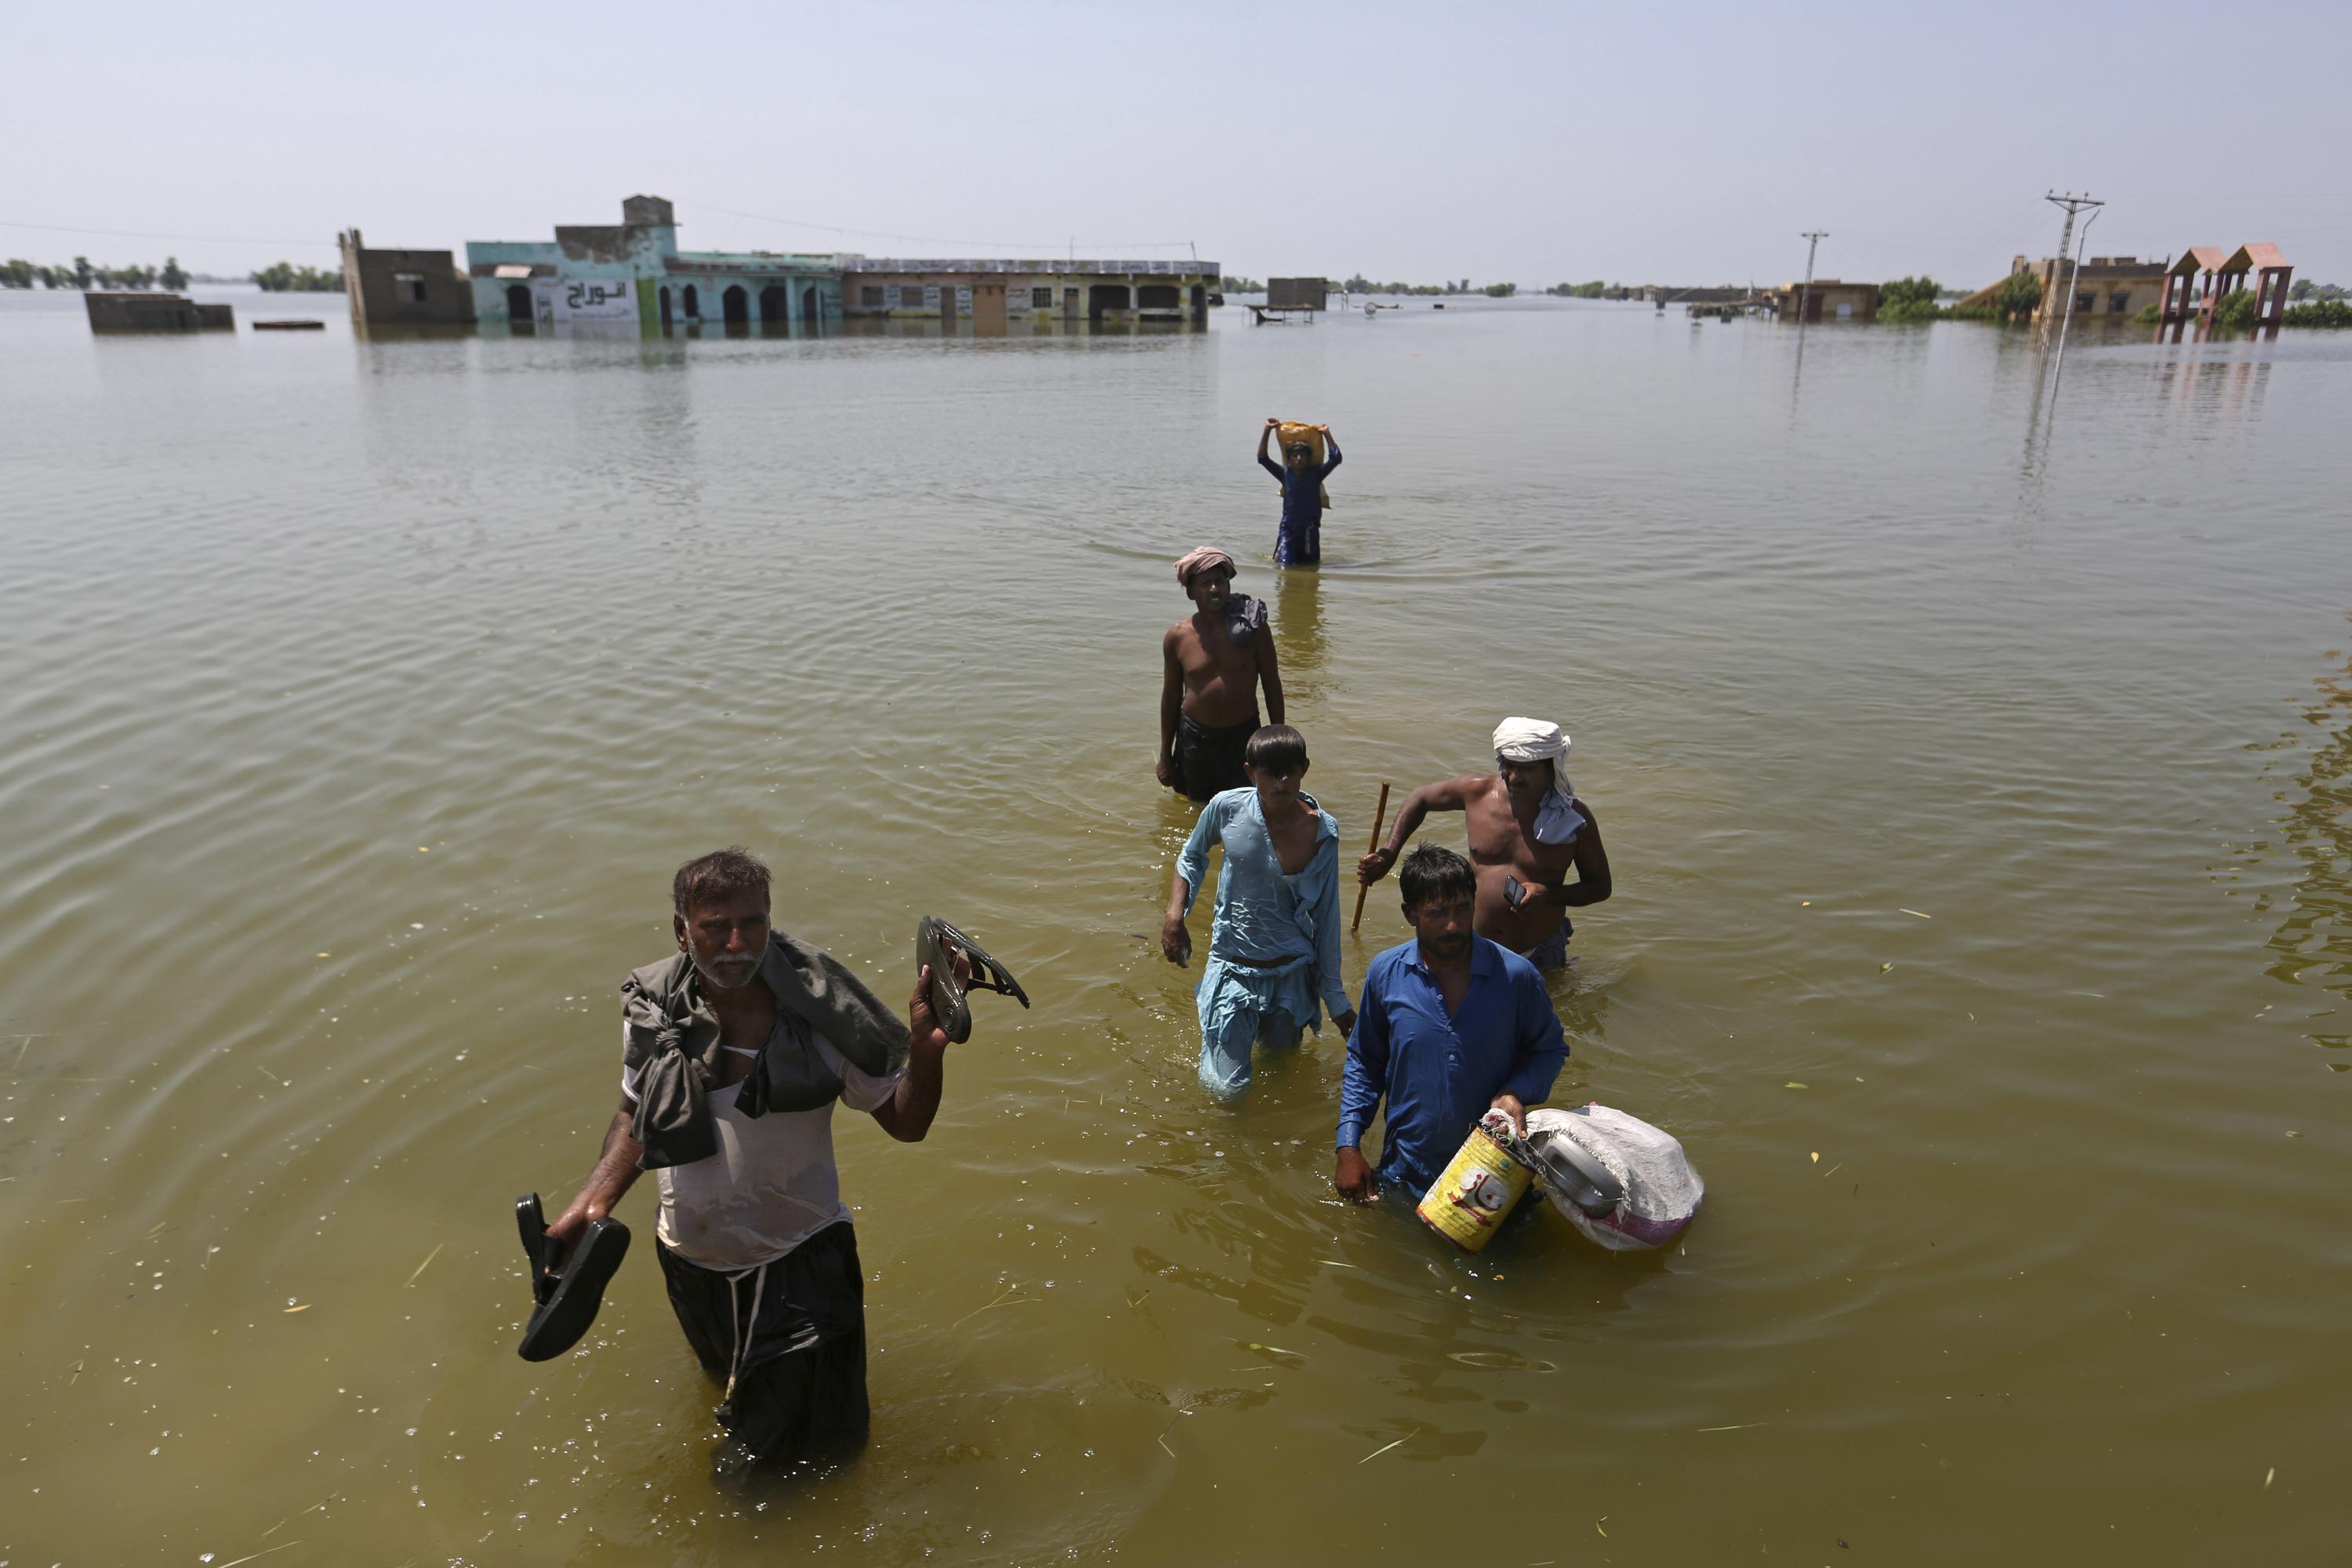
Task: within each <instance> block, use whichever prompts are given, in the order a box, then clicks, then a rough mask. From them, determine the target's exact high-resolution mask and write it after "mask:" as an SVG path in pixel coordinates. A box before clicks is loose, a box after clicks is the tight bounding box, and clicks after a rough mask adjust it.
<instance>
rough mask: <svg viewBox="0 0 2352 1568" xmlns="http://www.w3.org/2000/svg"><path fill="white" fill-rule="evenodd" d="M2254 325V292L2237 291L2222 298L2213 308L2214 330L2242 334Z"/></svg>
mask: <svg viewBox="0 0 2352 1568" xmlns="http://www.w3.org/2000/svg"><path fill="white" fill-rule="evenodd" d="M2253 324H2254V291H2253V290H2252V289H2232V290H2231V291H2230V292H2229V293H2227V294H2225V295H2223V296H2222V297H2221V303H2220V304H2219V305H2216V306H2215V307H2213V330H2214V331H2219V332H2242V331H2245V330H2246V329H2247V328H2249V327H2252V325H2253Z"/></svg>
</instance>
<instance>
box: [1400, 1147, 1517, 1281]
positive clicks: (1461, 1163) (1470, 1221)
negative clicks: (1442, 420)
mask: <svg viewBox="0 0 2352 1568" xmlns="http://www.w3.org/2000/svg"><path fill="white" fill-rule="evenodd" d="M1534 1180H1535V1173H1534V1172H1532V1171H1530V1170H1528V1168H1527V1167H1526V1166H1525V1165H1522V1164H1520V1163H1518V1162H1517V1160H1514V1159H1513V1158H1511V1152H1510V1151H1509V1150H1507V1149H1506V1148H1504V1147H1503V1146H1502V1145H1501V1144H1500V1143H1497V1142H1496V1141H1495V1140H1494V1139H1493V1138H1492V1137H1491V1136H1489V1135H1488V1133H1487V1131H1486V1129H1485V1128H1483V1127H1474V1128H1472V1129H1471V1130H1470V1136H1469V1137H1468V1138H1466V1139H1465V1140H1464V1141H1463V1144H1462V1148H1461V1150H1460V1152H1457V1153H1455V1155H1454V1160H1453V1163H1450V1164H1448V1165H1447V1166H1446V1167H1445V1169H1444V1172H1443V1173H1440V1174H1439V1176H1438V1178H1437V1180H1436V1181H1435V1182H1434V1183H1433V1184H1431V1186H1430V1189H1429V1191H1428V1192H1427V1193H1425V1194H1423V1196H1422V1200H1421V1206H1420V1207H1419V1208H1416V1209H1415V1210H1413V1212H1414V1213H1415V1214H1417V1215H1421V1218H1422V1223H1423V1224H1424V1225H1426V1226H1429V1228H1430V1229H1432V1230H1433V1231H1435V1232H1437V1233H1438V1234H1439V1235H1440V1236H1443V1237H1445V1238H1446V1239H1447V1240H1449V1241H1452V1242H1454V1243H1455V1244H1456V1245H1458V1246H1459V1247H1462V1248H1463V1249H1464V1250H1465V1251H1468V1252H1476V1251H1479V1250H1480V1249H1482V1248H1483V1247H1486V1241H1487V1238H1488V1237H1492V1236H1493V1235H1494V1234H1495V1232H1496V1228H1497V1227H1498V1226H1501V1225H1502V1223H1503V1216H1504V1215H1507V1214H1509V1213H1510V1212H1511V1205H1513V1204H1516V1203H1517V1202H1518V1201H1519V1198H1520V1195H1521V1194H1524V1193H1525V1192H1526V1191H1527V1190H1528V1184H1530V1183H1532V1182H1533V1181H1534Z"/></svg>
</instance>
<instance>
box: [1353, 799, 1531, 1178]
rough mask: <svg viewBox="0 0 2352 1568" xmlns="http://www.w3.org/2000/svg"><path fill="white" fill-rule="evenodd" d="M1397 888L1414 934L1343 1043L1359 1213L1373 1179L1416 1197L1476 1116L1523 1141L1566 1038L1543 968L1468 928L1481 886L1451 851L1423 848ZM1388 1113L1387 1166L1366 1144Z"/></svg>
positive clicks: (1375, 963) (1385, 957)
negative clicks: (1506, 1125) (1501, 1118)
mask: <svg viewBox="0 0 2352 1568" xmlns="http://www.w3.org/2000/svg"><path fill="white" fill-rule="evenodd" d="M1397 881H1398V885H1399V888H1400V889H1401V890H1402V893H1403V894H1404V918H1405V919H1406V920H1407V921H1410V922H1412V929H1413V931H1415V932H1416V933H1417V934H1416V936H1415V939H1414V940H1413V941H1412V942H1406V943H1405V944H1404V945H1403V946H1402V947H1392V948H1391V949H1389V950H1388V951H1387V952H1383V953H1381V955H1380V956H1379V957H1378V958H1375V959H1373V960H1372V963H1371V967H1370V968H1369V969H1367V970H1366V971H1365V972H1364V990H1363V995H1362V999H1361V1001H1360V1004H1359V1005H1358V1007H1357V1009H1356V1028H1355V1033H1354V1034H1353V1035H1352V1036H1351V1037H1349V1041H1348V1067H1347V1072H1346V1074H1345V1076H1344V1078H1343V1079H1342V1080H1341V1087H1340V1090H1339V1159H1338V1162H1337V1163H1336V1165H1335V1166H1334V1168H1333V1170H1332V1173H1331V1184H1332V1185H1333V1186H1335V1187H1338V1188H1339V1193H1340V1195H1342V1196H1343V1197H1347V1198H1350V1199H1352V1200H1354V1201H1355V1202H1357V1203H1360V1204H1368V1203H1371V1202H1373V1201H1374V1200H1375V1199H1376V1198H1377V1197H1378V1196H1379V1195H1380V1194H1379V1187H1378V1184H1380V1183H1382V1182H1394V1183H1398V1184H1402V1185H1403V1186H1404V1187H1405V1188H1406V1189H1407V1190H1408V1191H1409V1192H1412V1193H1414V1194H1419V1193H1421V1192H1423V1191H1425V1190H1426V1189H1427V1188H1428V1186H1429V1184H1431V1183H1432V1182H1433V1181H1435V1180H1436V1179H1437V1173H1439V1172H1440V1171H1442V1170H1444V1168H1445V1163H1446V1162H1447V1161H1449V1160H1451V1159H1453V1158H1454V1152H1455V1151H1456V1150H1458V1149H1460V1148H1461V1147H1462V1141H1463V1140H1464V1139H1465V1138H1467V1137H1468V1136H1469V1135H1470V1129H1471V1128H1473V1127H1475V1126H1476V1125H1477V1123H1478V1119H1479V1118H1480V1117H1482V1116H1484V1115H1485V1114H1486V1112H1487V1111H1488V1110H1502V1111H1504V1112H1505V1113H1506V1114H1507V1115H1508V1116H1509V1117H1510V1119H1511V1125H1512V1126H1513V1127H1515V1128H1517V1130H1518V1131H1519V1132H1520V1133H1521V1134H1523V1135H1524V1134H1525V1133H1526V1131H1527V1114H1528V1106H1529V1105H1532V1104H1538V1103H1540V1102H1541V1101H1542V1100H1544V1098H1545V1097H1546V1096H1547V1095H1549V1094H1550V1093H1551V1086H1552V1080H1553V1079H1556V1078H1558V1077H1559V1069H1560V1067H1561V1065H1562V1064H1563V1063H1565V1062H1566V1061H1567V1060H1568V1041H1567V1040H1566V1039H1565V1038H1564V1037H1562V1036H1561V1034H1560V1029H1559V1015H1558V1014H1556V1013H1554V1012H1553V1011H1552V1008H1551V997H1550V996H1549V994H1547V993H1546V992H1545V990H1544V983H1543V976H1542V975H1541V974H1539V973H1537V970H1536V966H1535V965H1534V964H1532V963H1528V961H1527V960H1526V959H1524V958H1521V957H1520V956H1519V955H1518V954H1517V953H1516V952H1512V951H1511V950H1510V949H1508V948H1507V947H1503V946H1501V945H1500V944H1498V943H1496V942H1490V941H1488V940H1487V939H1486V938H1485V937H1483V936H1480V935H1479V934H1478V933H1477V932H1476V931H1475V930H1474V929H1472V920H1473V916H1474V911H1475V905H1476V900H1477V891H1478V879H1477V876H1476V874H1475V873H1474V872H1473V871H1472V870H1471V869H1470V862H1469V861H1467V860H1465V859H1464V858H1462V857H1461V856H1459V855H1456V854H1455V853H1454V851H1453V850H1451V849H1446V848H1442V847H1439V846H1437V845H1434V844H1424V845H1423V846H1422V847H1419V848H1418V849H1415V850H1414V851H1413V852H1412V854H1410V855H1408V856H1406V857H1405V859H1404V865H1403V867H1402V869H1401V870H1400V871H1399V872H1398V876H1397ZM1383 1100H1385V1101H1386V1102H1387V1104H1388V1120H1387V1128H1386V1131H1385V1134H1384V1137H1383V1142H1382V1146H1381V1163H1380V1168H1379V1169H1378V1170H1377V1171H1376V1170H1374V1169H1373V1168H1372V1167H1371V1166H1370V1164H1368V1163H1366V1162H1365V1160H1364V1156H1363V1152H1362V1151H1361V1149H1360V1147H1359V1145H1360V1144H1361V1143H1362V1142H1363V1139H1364V1133H1365V1132H1366V1131H1368V1130H1369V1129H1370V1126H1371V1122H1372V1115H1373V1113H1374V1112H1375V1111H1377V1110H1379V1109H1380V1108H1381V1102H1382V1101H1383Z"/></svg>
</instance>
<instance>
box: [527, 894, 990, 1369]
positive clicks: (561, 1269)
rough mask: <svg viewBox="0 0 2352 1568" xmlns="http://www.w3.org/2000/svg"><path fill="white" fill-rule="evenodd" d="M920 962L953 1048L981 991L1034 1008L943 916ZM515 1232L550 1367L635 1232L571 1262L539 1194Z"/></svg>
mask: <svg viewBox="0 0 2352 1568" xmlns="http://www.w3.org/2000/svg"><path fill="white" fill-rule="evenodd" d="M954 952H961V953H962V954H963V956H964V957H965V958H966V959H968V960H970V961H971V979H970V980H968V981H967V982H965V984H963V985H962V986H961V987H959V986H958V985H957V984H956V980H955V959H954V957H953V956H952V953H954ZM915 962H916V963H918V964H920V965H923V966H926V967H928V968H929V970H930V972H931V986H930V991H931V996H930V1001H931V1014H932V1016H934V1017H936V1018H938V1019H939V1021H940V1029H941V1031H943V1032H944V1033H945V1034H946V1035H947V1037H948V1039H949V1041H950V1043H951V1044H954V1045H959V1046H960V1045H961V1044H963V1043H964V1042H965V1041H966V1040H968V1039H970V1038H971V1003H970V1002H968V1001H966V1000H965V998H966V997H968V996H969V995H970V994H971V993H972V992H974V991H993V992H995V993H996V994H998V995H1000V996H1010V997H1012V998H1013V999H1014V1000H1015V1001H1017V1002H1019V1003H1020V1004H1021V1005H1022V1006H1024V1007H1026V1006H1028V1005H1029V993H1027V992H1026V991H1024V990H1023V989H1021V982H1019V981H1018V980H1015V979H1013V972H1012V971H1011V970H1009V969H1007V968H1005V967H1004V965H1003V964H1001V963H997V962H996V960H994V959H993V958H991V957H990V956H989V955H988V952H987V950H986V949H984V948H982V946H981V945H980V943H978V942H974V941H972V940H971V938H970V937H968V936H966V935H964V933H963V932H961V931H958V930H956V928H955V927H953V926H951V925H950V924H948V922H947V921H943V920H940V918H939V917H938V916H936V915H925V916H924V917H923V918H922V920H921V921H919V922H918V923H917V924H916V927H915ZM515 1227H516V1229H517V1230H519V1231H520V1233H521V1236H522V1250H523V1256H524V1257H525V1258H529V1259H530V1294H531V1301H532V1308H531V1314H530V1322H529V1323H527V1324H526V1325H524V1328H523V1331H522V1343H521V1344H520V1345H518V1346H517V1347H516V1350H517V1352H518V1353H520V1355H521V1357H522V1359H523V1360H525V1361H549V1360H551V1359H553V1358H554V1357H556V1356H560V1355H562V1353H563V1352H565V1351H568V1350H570V1349H571V1348H572V1346H573V1345H576V1344H578V1343H579V1342H580V1340H581V1336H583V1335H584V1334H585V1333H587V1331H588V1325H589V1324H591V1323H593V1322H594V1321H596V1309H597V1308H599V1307H600V1306H602V1305H604V1287H605V1286H607V1285H609V1284H611V1283H612V1281H613V1276H614V1273H615V1272H617V1271H618V1270H619V1268H620V1267H621V1259H622V1258H625V1257H627V1256H628V1251H629V1227H628V1226H625V1225H623V1224H622V1223H621V1222H620V1221H619V1220H616V1219H612V1218H605V1219H600V1220H597V1221H595V1222H593V1224H591V1225H590V1226H588V1228H587V1229H586V1230H585V1231H583V1232H582V1233H581V1237H580V1240H579V1243H578V1245H576V1246H574V1247H572V1252H571V1255H570V1256H569V1257H565V1256H563V1253H562V1243H561V1242H557V1241H551V1240H550V1239H549V1238H548V1235H547V1216H546V1213H545V1211H544V1210H543V1209H542V1208H541V1205H540V1201H539V1194H537V1193H529V1194H524V1195H523V1196H521V1197H520V1198H517V1199H516V1200H515Z"/></svg>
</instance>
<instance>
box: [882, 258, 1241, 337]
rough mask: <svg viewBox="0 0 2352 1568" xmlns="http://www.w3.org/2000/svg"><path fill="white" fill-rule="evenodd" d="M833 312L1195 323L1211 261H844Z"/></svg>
mask: <svg viewBox="0 0 2352 1568" xmlns="http://www.w3.org/2000/svg"><path fill="white" fill-rule="evenodd" d="M840 261H841V267H842V275H841V299H842V310H844V312H845V313H846V314H848V315H851V316H867V317H884V318H889V319H892V320H899V319H905V318H909V317H911V318H914V319H917V320H925V321H940V322H941V323H942V324H948V323H970V324H971V325H973V326H977V327H988V326H1003V325H1006V324H1008V323H1022V322H1026V323H1030V324H1034V325H1044V324H1047V323H1051V322H1072V323H1075V322H1078V321H1092V322H1099V323H1105V324H1114V325H1115V324H1118V323H1121V322H1129V321H1180V322H1181V321H1192V322H1195V323H1198V322H1200V321H1205V320H1206V319H1207V318H1208V313H1209V295H1210V294H1211V292H1213V290H1215V289H1217V287H1218V284H1219V279H1220V276H1221V269H1220V268H1219V266H1218V264H1217V263H1216V262H1213V261H1094V260H1067V261H1057V260H1045V259H1039V258H1030V259H1026V260H974V259H961V260H908V259H905V258H873V257H865V256H844V257H842V258H840Z"/></svg>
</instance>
